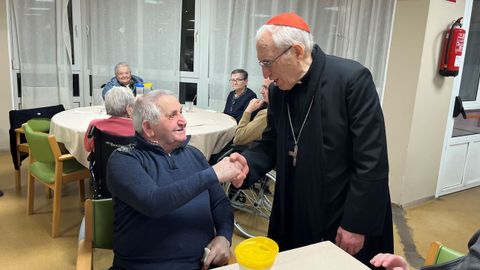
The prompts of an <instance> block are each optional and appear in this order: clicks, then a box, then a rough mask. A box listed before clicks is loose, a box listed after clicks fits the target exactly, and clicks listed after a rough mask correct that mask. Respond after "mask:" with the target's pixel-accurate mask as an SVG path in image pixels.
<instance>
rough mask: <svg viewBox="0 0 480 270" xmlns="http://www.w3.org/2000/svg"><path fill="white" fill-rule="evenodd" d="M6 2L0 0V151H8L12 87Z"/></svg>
mask: <svg viewBox="0 0 480 270" xmlns="http://www.w3.org/2000/svg"><path fill="white" fill-rule="evenodd" d="M6 4H7V3H6V0H0V82H2V84H1V85H2V87H1V88H0V151H3V150H7V149H10V146H9V138H8V129H9V127H10V123H9V121H8V111H10V110H11V109H12V108H13V107H12V87H11V84H10V64H9V58H8V37H7V35H8V29H7V11H6V10H7V8H6Z"/></svg>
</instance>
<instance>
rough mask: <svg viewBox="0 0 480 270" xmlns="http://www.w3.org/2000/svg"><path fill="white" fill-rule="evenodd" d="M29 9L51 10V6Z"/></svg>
mask: <svg viewBox="0 0 480 270" xmlns="http://www.w3.org/2000/svg"><path fill="white" fill-rule="evenodd" d="M29 10H50V8H47V7H31V8H29Z"/></svg>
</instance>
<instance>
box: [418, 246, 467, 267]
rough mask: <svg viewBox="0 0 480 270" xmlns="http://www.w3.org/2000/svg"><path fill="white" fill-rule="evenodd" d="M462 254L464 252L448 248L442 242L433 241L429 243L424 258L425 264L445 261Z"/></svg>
mask: <svg viewBox="0 0 480 270" xmlns="http://www.w3.org/2000/svg"><path fill="white" fill-rule="evenodd" d="M464 255H465V254H463V253H460V252H458V251H456V250H453V249H451V248H448V247H446V246H445V245H443V244H442V243H440V242H438V241H435V242H432V243H431V244H430V248H429V249H428V254H427V258H426V259H425V266H427V265H435V264H441V263H446V262H449V261H452V260H455V259H457V258H460V257H462V256H464Z"/></svg>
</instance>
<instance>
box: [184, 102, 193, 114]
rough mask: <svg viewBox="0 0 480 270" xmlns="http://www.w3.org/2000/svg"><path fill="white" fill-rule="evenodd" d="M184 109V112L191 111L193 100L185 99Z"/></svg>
mask: <svg viewBox="0 0 480 270" xmlns="http://www.w3.org/2000/svg"><path fill="white" fill-rule="evenodd" d="M185 111H186V112H191V111H193V101H185Z"/></svg>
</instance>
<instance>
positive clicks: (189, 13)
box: [180, 0, 195, 71]
mask: <svg viewBox="0 0 480 270" xmlns="http://www.w3.org/2000/svg"><path fill="white" fill-rule="evenodd" d="M194 35H195V0H182V45H181V51H180V71H193V53H194V51H193V46H194V44H193V43H194V40H195V37H194Z"/></svg>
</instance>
